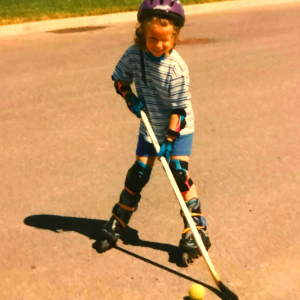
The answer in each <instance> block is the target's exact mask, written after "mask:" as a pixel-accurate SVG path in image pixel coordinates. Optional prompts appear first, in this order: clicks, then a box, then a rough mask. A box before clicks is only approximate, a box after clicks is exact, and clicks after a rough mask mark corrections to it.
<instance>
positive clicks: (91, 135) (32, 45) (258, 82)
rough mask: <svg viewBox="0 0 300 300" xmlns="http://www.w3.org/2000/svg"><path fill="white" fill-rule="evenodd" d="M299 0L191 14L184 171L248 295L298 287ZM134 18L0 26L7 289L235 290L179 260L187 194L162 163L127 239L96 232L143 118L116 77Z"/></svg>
mask: <svg viewBox="0 0 300 300" xmlns="http://www.w3.org/2000/svg"><path fill="white" fill-rule="evenodd" d="M299 15H300V5H299V3H298V4H296V3H295V4H286V5H274V6H268V7H260V8H256V9H255V8H253V9H240V10H238V11H227V12H222V13H221V12H220V13H216V12H215V13H211V14H204V15H194V16H190V17H189V18H188V20H187V24H186V27H185V28H184V29H183V31H182V35H181V38H182V42H181V44H180V45H178V51H179V52H180V53H181V55H182V57H183V58H184V59H185V61H186V62H187V64H188V65H189V68H190V76H191V93H192V95H193V107H194V111H195V116H196V133H195V141H194V148H193V155H192V159H191V163H190V172H191V175H192V178H193V180H194V182H196V184H197V187H198V190H199V194H200V198H201V201H202V205H203V212H204V214H205V216H206V218H207V221H208V227H209V234H210V237H211V240H212V244H213V246H212V248H211V249H210V250H209V254H210V256H211V259H212V262H213V264H214V265H215V268H216V270H217V272H218V274H219V275H220V277H221V280H222V281H223V282H224V283H225V284H227V285H228V286H229V287H230V288H232V289H233V290H234V291H235V292H236V293H237V294H238V295H239V296H240V299H243V300H246V299H247V300H248V299H249V300H250V299H251V300H258V299H259V300H282V299H285V300H295V299H297V297H299V295H300V285H299V278H300V254H299V248H300V236H299V226H300V221H299V213H300V209H299V194H300V185H299V183H300V158H299V153H300V121H299V119H300V118H299V117H300V107H299V98H300V68H299V65H300V56H299V53H300V18H299ZM134 26H135V24H134V23H126V24H122V25H115V26H112V27H107V28H102V29H100V28H98V29H97V28H94V30H90V31H83V32H69V31H66V32H56V33H53V32H52V33H39V34H32V35H27V36H22V37H14V38H2V39H0V70H1V73H0V170H1V175H0V195H1V197H0V205H1V206H0V212H1V218H0V240H1V260H0V298H1V299H3V300H23V299H24V300H41V299H44V300H46V299H53V300H65V299H72V300H75V299H80V300H87V299H101V300H108V299H124V300H127V299H137V300H141V299H143V300H146V299H147V300H148V299H149V300H150V299H151V300H152V299H156V300H160V299H167V300H175V299H187V298H186V297H187V295H188V289H189V287H190V285H191V284H192V282H200V283H202V284H203V285H204V286H206V292H207V294H206V298H205V299H206V300H215V299H226V298H225V297H224V296H222V295H220V293H218V291H217V290H216V289H215V284H214V282H213V279H212V278H211V276H210V273H209V272H208V269H207V267H206V265H205V263H204V261H203V260H202V259H199V260H197V261H196V262H195V263H194V264H193V265H192V266H190V267H189V268H187V269H183V268H180V267H179V266H178V265H177V262H178V248H177V245H178V241H179V238H180V234H181V230H182V220H181V217H180V216H179V205H178V203H177V200H176V198H175V196H174V194H173V191H172V188H171V186H170V184H169V182H168V179H167V177H166V175H165V173H164V172H163V170H162V168H161V166H160V164H159V163H157V164H156V166H155V168H154V170H153V173H152V180H151V182H150V183H149V184H148V186H147V187H146V188H145V189H144V191H143V198H142V201H141V204H140V207H139V210H138V211H137V212H136V213H135V214H134V216H133V218H132V221H131V223H130V227H129V228H128V231H127V233H126V235H125V237H124V241H123V242H122V241H120V242H119V243H118V246H119V248H118V249H112V250H111V251H109V252H107V253H105V254H98V253H97V252H96V251H95V250H94V249H93V248H92V244H93V243H94V241H95V239H96V238H97V236H98V233H99V229H100V228H101V226H102V225H103V223H104V221H105V220H107V219H108V218H109V217H110V214H111V208H112V206H113V205H114V203H115V202H116V201H117V200H118V197H119V194H120V191H121V189H122V187H123V182H124V177H125V174H126V171H127V169H128V168H129V167H130V166H131V165H132V163H133V160H134V151H135V146H136V137H137V129H138V120H137V119H136V118H135V117H134V116H132V115H131V114H130V113H129V112H128V110H127V109H126V106H125V104H124V103H123V102H122V100H121V98H119V96H118V95H116V94H115V92H114V90H113V88H112V83H111V80H110V75H111V73H112V72H113V69H114V66H115V64H116V63H117V61H118V59H119V57H120V56H121V55H122V53H123V52H124V51H125V49H126V48H127V47H128V46H129V45H130V44H131V41H132V37H133V33H134Z"/></svg>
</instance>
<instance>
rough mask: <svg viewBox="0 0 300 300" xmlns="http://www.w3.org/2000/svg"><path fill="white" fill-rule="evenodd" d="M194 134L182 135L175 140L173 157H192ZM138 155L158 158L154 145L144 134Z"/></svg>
mask: <svg viewBox="0 0 300 300" xmlns="http://www.w3.org/2000/svg"><path fill="white" fill-rule="evenodd" d="M193 136H194V134H193V133H190V134H186V135H181V136H180V137H179V138H178V139H176V140H175V142H174V144H173V149H172V152H171V156H190V155H191V154H192V145H193ZM136 155H137V156H143V157H152V156H156V151H155V148H154V146H153V144H151V143H149V142H147V141H146V140H145V138H144V136H143V135H142V134H140V135H139V138H138V144H137V147H136Z"/></svg>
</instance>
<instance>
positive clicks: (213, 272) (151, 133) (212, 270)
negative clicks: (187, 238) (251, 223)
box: [141, 111, 238, 300]
mask: <svg viewBox="0 0 300 300" xmlns="http://www.w3.org/2000/svg"><path fill="white" fill-rule="evenodd" d="M141 117H142V120H143V123H144V124H145V126H146V128H147V131H148V133H149V136H150V139H151V141H152V143H153V145H154V147H155V151H156V153H158V152H159V150H160V146H159V143H158V141H157V139H156V136H155V134H154V131H153V129H152V126H151V124H150V122H149V120H148V118H147V115H146V113H145V112H144V111H141ZM160 161H161V163H162V165H163V168H164V169H165V171H166V173H167V175H168V178H169V180H170V182H171V185H172V187H173V190H174V192H175V194H176V196H177V199H178V201H179V204H180V206H181V208H182V211H183V213H184V215H185V217H186V219H187V221H188V223H189V225H190V228H191V230H192V233H193V235H194V238H195V241H196V243H197V245H198V247H199V250H200V252H201V254H202V256H203V257H204V260H205V262H206V264H207V266H208V269H209V271H210V273H211V275H212V277H213V279H214V281H215V283H216V284H217V286H218V287H219V289H220V290H221V291H222V292H223V293H224V294H225V295H226V296H228V297H229V298H230V299H232V300H238V296H237V295H236V294H234V293H233V292H232V291H231V290H230V289H229V288H227V287H226V286H225V285H224V284H223V283H222V281H221V280H220V277H219V275H218V274H217V272H216V270H215V268H214V266H213V264H212V262H211V260H210V257H209V256H208V253H207V251H206V248H205V246H204V244H203V241H202V239H201V237H200V234H199V232H198V230H197V228H196V225H195V223H194V220H193V219H192V217H191V215H190V212H189V210H188V208H187V206H186V204H185V202H184V199H183V197H182V195H181V192H180V190H179V188H178V186H177V183H176V181H175V179H174V176H173V174H172V172H171V169H170V167H169V164H168V162H167V160H166V158H165V157H161V158H160Z"/></svg>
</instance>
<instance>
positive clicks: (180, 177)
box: [169, 159, 193, 195]
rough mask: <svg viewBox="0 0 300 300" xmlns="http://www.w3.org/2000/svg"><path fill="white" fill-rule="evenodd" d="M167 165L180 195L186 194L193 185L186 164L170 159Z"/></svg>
mask: <svg viewBox="0 0 300 300" xmlns="http://www.w3.org/2000/svg"><path fill="white" fill-rule="evenodd" d="M169 165H170V169H171V171H172V173H173V176H174V178H175V181H176V183H177V185H178V188H179V190H180V192H181V194H183V195H184V194H186V193H187V192H188V191H189V190H190V189H191V186H192V185H193V180H192V179H191V178H190V177H189V175H188V173H187V170H188V162H186V161H182V160H179V159H171V161H170V164H169Z"/></svg>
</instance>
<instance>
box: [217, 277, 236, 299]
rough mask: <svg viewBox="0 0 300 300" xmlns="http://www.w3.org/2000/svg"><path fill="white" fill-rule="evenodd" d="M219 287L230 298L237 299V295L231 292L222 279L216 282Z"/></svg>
mask: <svg viewBox="0 0 300 300" xmlns="http://www.w3.org/2000/svg"><path fill="white" fill-rule="evenodd" d="M218 286H219V289H220V291H221V292H222V293H224V294H225V295H226V296H227V297H229V298H230V299H231V300H239V297H238V296H237V295H236V294H235V293H234V292H232V291H231V290H230V289H229V288H228V287H227V286H226V285H225V284H224V283H223V282H222V281H219V282H218Z"/></svg>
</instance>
